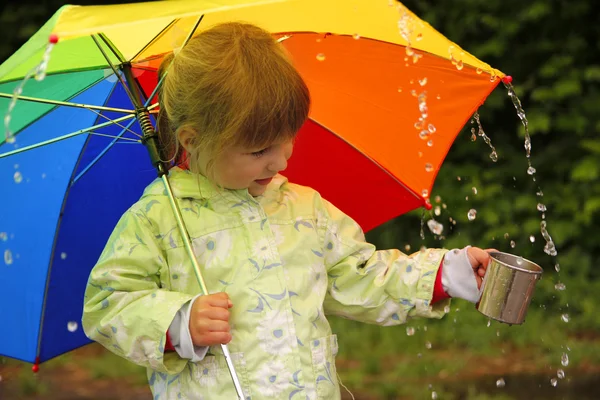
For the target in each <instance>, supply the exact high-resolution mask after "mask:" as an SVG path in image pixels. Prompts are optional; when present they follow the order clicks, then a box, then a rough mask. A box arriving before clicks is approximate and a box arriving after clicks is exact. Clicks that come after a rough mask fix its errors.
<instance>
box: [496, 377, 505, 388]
mask: <svg viewBox="0 0 600 400" xmlns="http://www.w3.org/2000/svg"><path fill="white" fill-rule="evenodd" d="M504 386H506V382H505V381H504V378H500V379H498V380H497V381H496V387H498V388H503V387H504Z"/></svg>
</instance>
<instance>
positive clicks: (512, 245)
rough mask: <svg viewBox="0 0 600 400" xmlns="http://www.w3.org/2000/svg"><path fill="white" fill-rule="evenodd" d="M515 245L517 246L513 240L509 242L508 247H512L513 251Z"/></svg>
mask: <svg viewBox="0 0 600 400" xmlns="http://www.w3.org/2000/svg"><path fill="white" fill-rule="evenodd" d="M516 245H517V244H516V243H515V241H514V240H511V241H510V247H512V248H513V249H514V248H515V246H516Z"/></svg>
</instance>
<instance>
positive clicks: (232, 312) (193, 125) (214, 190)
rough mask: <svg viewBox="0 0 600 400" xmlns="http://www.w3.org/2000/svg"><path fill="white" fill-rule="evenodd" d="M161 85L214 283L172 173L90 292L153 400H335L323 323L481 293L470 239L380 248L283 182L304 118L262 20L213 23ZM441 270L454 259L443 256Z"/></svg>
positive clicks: (323, 204) (164, 117)
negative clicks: (233, 373) (182, 227)
mask: <svg viewBox="0 0 600 400" xmlns="http://www.w3.org/2000/svg"><path fill="white" fill-rule="evenodd" d="M168 65H170V67H169V68H170V69H169V71H168V74H166V75H165V79H164V85H163V87H162V89H161V93H160V104H161V115H160V116H159V128H160V129H159V130H160V134H161V137H162V143H163V144H164V149H163V151H164V154H169V155H171V156H176V155H179V154H183V151H185V154H187V155H188V158H187V162H186V166H185V168H181V167H177V166H176V167H173V168H172V169H171V170H170V173H169V179H170V182H171V185H172V187H173V191H174V194H175V196H176V199H177V202H178V204H179V207H180V209H181V210H182V213H183V218H184V221H185V224H186V226H187V229H188V231H189V235H190V237H191V238H192V242H193V247H194V251H195V255H196V257H197V259H198V262H199V264H200V266H201V268H202V273H203V276H204V279H205V281H206V284H207V286H208V288H209V289H210V290H211V291H213V293H214V294H209V295H206V296H201V295H200V288H199V286H198V283H197V281H196V278H195V275H194V272H193V268H192V266H191V263H190V261H189V260H188V257H187V254H186V252H185V250H184V248H183V245H182V240H181V238H180V236H179V232H178V230H177V228H176V223H175V219H174V217H173V213H172V211H171V208H170V205H169V201H168V198H167V197H166V195H165V194H164V187H163V184H162V182H161V181H160V180H157V181H155V182H154V183H152V184H150V185H149V186H148V187H147V189H146V190H145V192H144V194H143V196H142V198H141V199H140V200H139V201H138V202H137V203H136V204H134V205H133V206H132V207H131V208H130V209H129V210H128V211H127V212H126V213H125V214H124V215H123V217H122V219H121V220H120V222H119V223H118V225H117V227H116V228H115V231H114V232H113V234H112V236H111V237H110V239H109V241H108V244H107V245H106V248H105V250H104V252H103V253H102V255H101V257H100V259H99V261H98V264H97V265H96V266H95V267H94V269H93V270H92V272H91V275H90V279H89V284H88V287H87V291H86V295H85V309H84V315H83V327H84V329H85V332H86V334H87V335H88V336H89V337H90V338H91V339H93V340H95V341H98V342H99V343H101V344H102V345H104V346H105V347H106V348H108V349H110V350H111V351H113V352H115V353H116V354H118V355H120V356H122V357H125V358H127V359H129V360H131V361H133V362H135V363H137V364H140V365H143V366H146V367H147V369H148V380H149V383H150V386H151V389H152V392H153V394H154V399H157V400H158V399H180V398H187V399H225V400H231V399H235V398H237V397H236V392H235V389H234V386H233V384H232V381H231V378H230V375H229V371H228V369H227V367H226V364H225V360H224V357H223V354H222V352H221V347H220V346H219V345H220V344H228V345H229V349H230V351H231V353H232V360H233V362H234V364H235V367H236V370H237V374H238V377H239V379H240V382H241V384H242V387H243V390H244V394H245V396H246V398H248V399H286V400H287V399H339V398H340V391H339V387H338V380H337V374H336V369H335V356H336V353H337V350H338V349H337V341H336V336H335V335H333V334H332V332H331V329H330V327H329V324H328V322H327V318H326V316H327V315H328V314H329V315H340V316H343V317H346V318H351V319H355V320H359V321H363V322H366V323H373V324H379V325H397V324H402V323H404V322H405V321H406V320H407V319H409V318H413V317H430V318H440V317H442V315H443V314H444V311H443V310H444V307H445V306H446V305H447V304H448V301H449V300H447V299H446V298H447V297H449V296H452V297H461V298H465V299H467V300H470V301H473V302H476V301H477V300H478V286H479V285H480V284H481V278H482V277H483V275H484V274H485V269H486V266H487V263H488V261H489V255H488V253H487V252H485V251H483V250H481V249H478V248H473V247H467V248H465V249H463V250H455V251H451V252H448V251H446V250H442V249H427V250H423V251H421V252H418V253H415V254H413V255H412V256H407V255H405V254H403V253H401V252H400V251H398V250H387V251H376V250H375V247H374V246H373V245H371V244H369V243H366V242H365V239H364V235H363V232H362V231H361V229H360V227H359V226H358V225H357V224H356V223H355V222H354V221H353V220H352V219H350V218H349V217H348V216H346V215H344V214H343V213H342V212H341V211H340V210H338V209H337V208H336V207H334V206H333V205H332V204H331V203H328V202H327V201H326V200H324V199H323V198H321V196H320V195H319V193H317V192H315V191H314V190H312V189H310V188H307V187H302V186H298V185H294V184H292V183H289V182H288V181H287V180H286V178H284V177H283V176H281V175H279V174H278V173H279V172H282V171H283V170H285V168H286V166H287V161H288V159H289V158H290V156H291V155H292V149H293V141H294V138H295V136H296V133H297V132H298V130H299V129H300V127H301V126H302V124H303V123H304V122H305V120H306V119H307V116H308V111H309V105H310V97H309V93H308V89H307V87H306V85H305V83H304V82H303V80H302V78H301V77H300V75H299V74H298V72H297V71H296V70H295V69H294V67H293V66H292V63H291V61H290V60H289V59H288V57H287V55H286V53H285V51H284V49H283V47H282V46H281V45H280V44H279V43H277V42H276V41H275V40H274V39H273V38H272V36H271V35H270V34H269V33H268V32H266V31H264V30H262V29H260V28H258V27H255V26H252V25H248V24H240V23H228V24H222V25H219V26H216V27H213V28H211V29H209V30H206V31H204V32H202V33H200V34H199V35H197V36H196V37H195V38H193V39H192V40H190V41H189V43H188V44H187V45H186V46H185V47H184V48H183V49H182V50H181V51H180V52H179V53H178V54H177V56H176V57H174V58H173V56H171V57H167V58H166V60H165V61H164V62H163V67H162V69H165V67H164V66H168ZM442 264H443V268H442V266H441V265H442Z"/></svg>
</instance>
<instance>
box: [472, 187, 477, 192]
mask: <svg viewBox="0 0 600 400" xmlns="http://www.w3.org/2000/svg"><path fill="white" fill-rule="evenodd" d="M471 190H472V191H473V194H477V188H476V187H475V186H473V187H472V188H471Z"/></svg>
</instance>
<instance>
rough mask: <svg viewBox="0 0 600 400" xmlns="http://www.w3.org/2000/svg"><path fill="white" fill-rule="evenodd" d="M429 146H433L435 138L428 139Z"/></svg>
mask: <svg viewBox="0 0 600 400" xmlns="http://www.w3.org/2000/svg"><path fill="white" fill-rule="evenodd" d="M427 146H429V147H432V146H433V140H431V139H429V140H428V141H427Z"/></svg>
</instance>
